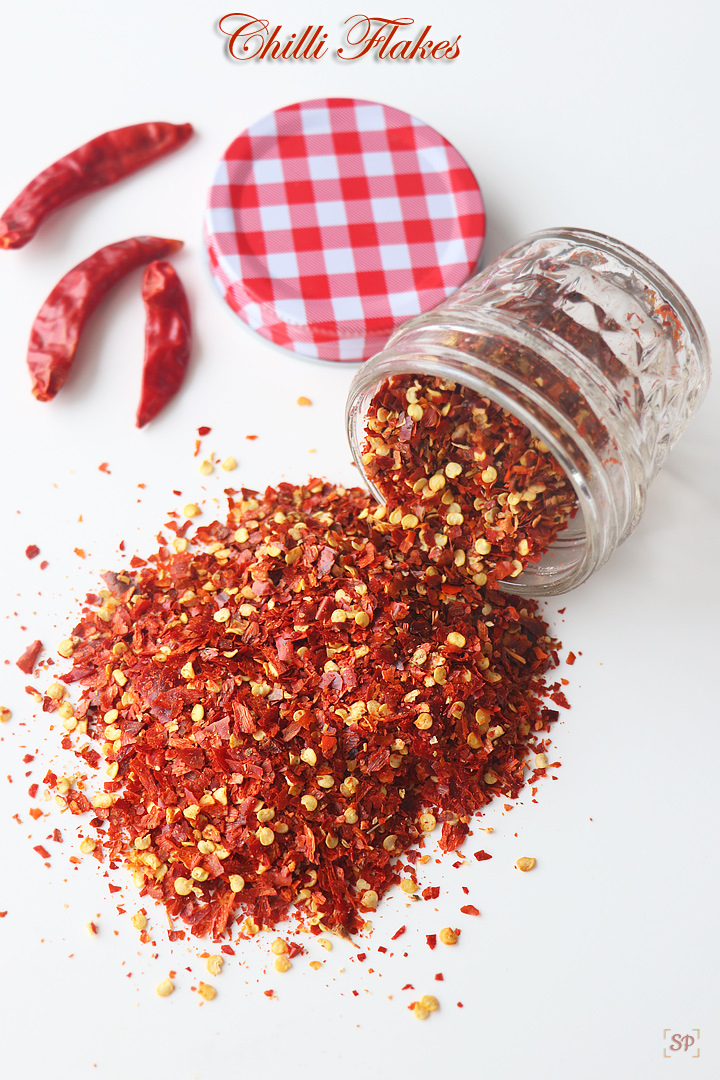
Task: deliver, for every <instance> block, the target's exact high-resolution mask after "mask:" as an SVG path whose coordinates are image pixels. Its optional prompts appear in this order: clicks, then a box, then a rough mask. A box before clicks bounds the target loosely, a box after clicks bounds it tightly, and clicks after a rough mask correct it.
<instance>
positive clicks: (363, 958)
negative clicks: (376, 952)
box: [355, 952, 367, 964]
mask: <svg viewBox="0 0 720 1080" xmlns="http://www.w3.org/2000/svg"><path fill="white" fill-rule="evenodd" d="M355 959H356V960H359V961H360V963H361V964H364V963H365V961H366V960H367V953H364V952H359V953H357V955H356V957H355Z"/></svg>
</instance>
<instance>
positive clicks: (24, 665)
mask: <svg viewBox="0 0 720 1080" xmlns="http://www.w3.org/2000/svg"><path fill="white" fill-rule="evenodd" d="M42 647H43V643H42V641H33V643H32V645H28V647H27V649H26V650H25V652H24V653H23V654H22V656H21V657H20V658H19V660H16V661H15V663H16V664H17V666H18V667H19V668H20V670H21V671H22V672H24V674H25V675H32V670H33V668H34V667H35V663H36V661H37V658H38V656H39V655H40V653H41V651H42ZM32 692H33V693H34V694H35V693H37V691H36V690H33V691H32Z"/></svg>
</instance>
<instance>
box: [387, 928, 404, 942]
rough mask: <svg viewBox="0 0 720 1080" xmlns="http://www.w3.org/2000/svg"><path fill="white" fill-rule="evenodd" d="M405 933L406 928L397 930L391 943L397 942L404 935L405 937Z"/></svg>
mask: <svg viewBox="0 0 720 1080" xmlns="http://www.w3.org/2000/svg"><path fill="white" fill-rule="evenodd" d="M404 933H405V927H404V926H401V927H400V929H399V930H396V931H395V933H394V934H393V936H392V937H391V938H390V940H391V941H397V939H398V938H399V937H402V935H403V934H404Z"/></svg>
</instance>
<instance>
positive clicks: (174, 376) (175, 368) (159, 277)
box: [136, 262, 190, 427]
mask: <svg viewBox="0 0 720 1080" xmlns="http://www.w3.org/2000/svg"><path fill="white" fill-rule="evenodd" d="M142 296H143V300H144V301H145V361H144V364H143V375H142V390H141V394H140V404H139V406H138V411H137V421H136V422H137V426H138V427H144V425H145V424H147V423H148V422H149V421H150V420H152V419H153V417H155V416H157V414H158V413H159V412H160V410H161V409H162V408H163V406H164V405H166V404H167V402H168V401H170V399H171V398H172V397H174V396H175V394H176V393H177V392H178V390H179V389H180V386H181V385H182V381H183V378H184V377H185V371H186V369H187V365H188V361H189V359H190V309H189V307H188V302H187V296H186V295H185V290H184V288H183V286H182V282H181V281H180V278H179V277H178V275H177V273H176V271H175V270H174V269H173V267H172V266H171V265H170V263H167V262H151V263H150V264H149V265H148V266H147V267H146V268H145V273H144V275H143V283H142Z"/></svg>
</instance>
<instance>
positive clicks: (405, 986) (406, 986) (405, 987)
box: [402, 983, 415, 990]
mask: <svg viewBox="0 0 720 1080" xmlns="http://www.w3.org/2000/svg"><path fill="white" fill-rule="evenodd" d="M402 989H403V990H414V989H415V987H414V986H413V984H412V983H405V985H404V986H403V987H402Z"/></svg>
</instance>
